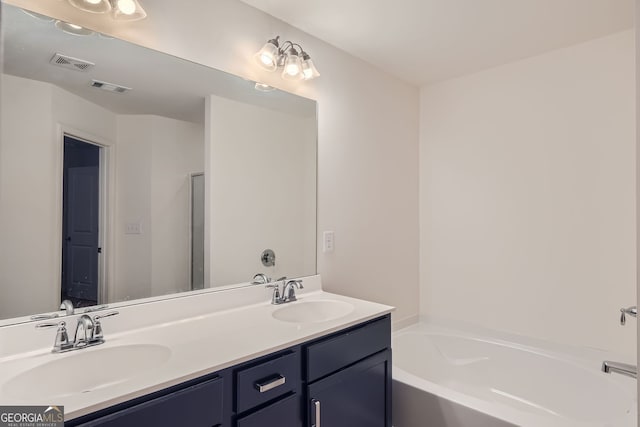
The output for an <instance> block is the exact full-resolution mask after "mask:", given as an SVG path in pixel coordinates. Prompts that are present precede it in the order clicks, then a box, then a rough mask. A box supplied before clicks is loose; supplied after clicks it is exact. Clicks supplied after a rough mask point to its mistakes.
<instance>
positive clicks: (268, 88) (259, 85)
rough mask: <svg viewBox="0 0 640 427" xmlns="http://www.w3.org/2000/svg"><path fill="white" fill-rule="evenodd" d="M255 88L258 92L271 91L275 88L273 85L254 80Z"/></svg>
mask: <svg viewBox="0 0 640 427" xmlns="http://www.w3.org/2000/svg"><path fill="white" fill-rule="evenodd" d="M255 89H256V90H257V91H260V92H273V91H274V90H276V88H275V87H273V86H269V85H268V84H266V83H260V82H256V85H255Z"/></svg>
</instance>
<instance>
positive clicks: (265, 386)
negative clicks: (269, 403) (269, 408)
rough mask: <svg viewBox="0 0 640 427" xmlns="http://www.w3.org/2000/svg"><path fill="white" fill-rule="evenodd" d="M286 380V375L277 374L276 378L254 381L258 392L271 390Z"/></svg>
mask: <svg viewBox="0 0 640 427" xmlns="http://www.w3.org/2000/svg"><path fill="white" fill-rule="evenodd" d="M286 382H287V378H286V377H284V376H282V375H278V377H277V378H276V379H273V378H269V379H268V380H262V381H258V382H256V388H257V389H258V391H259V392H260V393H265V392H267V391H269V390H273V389H274V388H276V387H279V386H281V385H283V384H284V383H286Z"/></svg>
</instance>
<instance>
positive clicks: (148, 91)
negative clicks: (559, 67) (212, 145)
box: [1, 3, 316, 123]
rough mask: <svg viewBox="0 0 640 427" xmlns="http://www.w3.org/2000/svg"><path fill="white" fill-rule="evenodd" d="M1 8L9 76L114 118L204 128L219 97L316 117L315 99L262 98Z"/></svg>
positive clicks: (177, 64)
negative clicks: (212, 99) (68, 61)
mask: <svg viewBox="0 0 640 427" xmlns="http://www.w3.org/2000/svg"><path fill="white" fill-rule="evenodd" d="M2 6H3V10H2V26H1V28H2V35H3V37H4V41H3V45H4V59H3V61H2V72H3V73H6V74H11V75H16V76H20V77H24V78H28V79H33V80H40V81H45V82H49V83H52V84H54V85H57V86H59V87H62V88H64V89H66V90H68V91H69V92H72V93H74V94H76V95H78V96H80V97H82V98H84V99H86V100H88V101H90V102H93V103H95V104H98V105H101V106H102V107H104V108H106V109H108V110H110V111H112V112H114V113H118V114H155V115H159V116H165V117H171V118H174V119H177V120H185V121H190V122H194V123H203V122H204V99H205V97H206V96H207V95H209V94H214V95H218V96H221V97H225V98H229V99H233V100H236V101H240V102H244V103H248V104H253V105H257V106H261V107H264V108H270V109H274V110H278V111H281V112H284V113H287V114H293V115H302V116H308V117H312V116H315V113H316V111H315V102H314V101H311V100H309V99H306V98H302V97H300V96H296V95H293V94H290V93H287V92H283V91H279V90H276V91H273V92H268V93H265V92H259V91H256V90H255V89H254V84H255V83H254V82H252V81H248V80H244V79H241V78H239V77H237V76H234V75H231V74H228V73H224V72H222V71H219V70H216V69H213V68H209V67H205V66H203V65H200V64H196V63H193V62H189V61H186V60H183V59H180V58H176V57H174V56H171V55H167V54H164V53H161V52H157V51H154V50H151V49H147V48H143V47H140V46H138V45H135V44H132V43H128V42H125V41H122V40H118V39H113V38H105V37H103V36H101V35H97V34H94V35H92V36H84V37H83V36H73V35H69V34H66V33H64V32H62V31H60V30H58V29H57V28H55V26H54V25H53V22H48V21H44V20H41V19H38V18H35V17H33V16H30V15H27V14H26V13H23V12H22V11H21V10H20V9H19V8H16V7H13V6H9V5H7V4H3V5H2ZM65 6H66V3H63V4H61V5H60V7H65ZM68 7H70V6H68ZM55 53H61V54H63V55H66V56H70V57H73V58H78V59H82V60H86V61H89V62H92V63H94V64H96V65H95V67H94V68H92V69H91V70H89V71H86V72H81V71H76V70H68V69H65V68H61V67H58V66H55V65H52V64H50V63H49V60H50V59H51V58H52V57H53V55H54V54H55ZM92 79H96V80H100V81H106V82H109V83H115V84H118V85H122V86H126V87H129V88H132V89H133V90H131V91H130V92H127V93H124V94H118V93H110V92H105V91H102V90H99V89H95V88H92V87H91V86H90V83H91V81H92Z"/></svg>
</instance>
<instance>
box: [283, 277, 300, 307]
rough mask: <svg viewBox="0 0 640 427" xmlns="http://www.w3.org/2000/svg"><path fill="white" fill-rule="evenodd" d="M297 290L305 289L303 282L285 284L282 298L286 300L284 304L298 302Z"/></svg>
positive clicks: (296, 281) (294, 281)
mask: <svg viewBox="0 0 640 427" xmlns="http://www.w3.org/2000/svg"><path fill="white" fill-rule="evenodd" d="M296 288H298V289H304V286H302V280H289V281H288V282H287V283H285V285H284V287H283V288H282V298H283V299H284V301H283V302H291V301H297V298H296Z"/></svg>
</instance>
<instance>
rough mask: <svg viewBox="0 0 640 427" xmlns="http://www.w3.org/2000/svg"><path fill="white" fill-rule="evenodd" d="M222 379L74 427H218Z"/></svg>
mask: <svg viewBox="0 0 640 427" xmlns="http://www.w3.org/2000/svg"><path fill="white" fill-rule="evenodd" d="M222 403H223V379H222V378H216V379H213V380H209V381H206V382H203V383H201V384H196V385H193V386H191V387H187V388H185V389H183V390H179V391H176V392H173V393H170V394H167V395H165V396H161V397H158V398H155V399H152V400H149V401H147V402H144V403H140V404H138V405H135V406H132V407H129V408H126V409H122V410H120V411H117V412H114V413H112V414H109V415H105V416H103V417H100V418H97V419H94V420H91V421H88V422H85V423H82V424H75V423H74V425H77V426H78V427H96V426H102V427H134V426H136V427H137V426H141V427H142V426H153V427H176V426H189V427H212V426H218V425H222V418H223V414H222Z"/></svg>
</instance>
